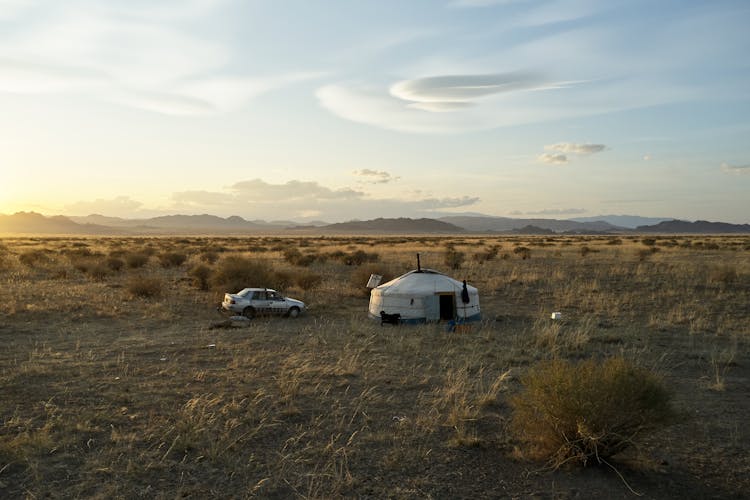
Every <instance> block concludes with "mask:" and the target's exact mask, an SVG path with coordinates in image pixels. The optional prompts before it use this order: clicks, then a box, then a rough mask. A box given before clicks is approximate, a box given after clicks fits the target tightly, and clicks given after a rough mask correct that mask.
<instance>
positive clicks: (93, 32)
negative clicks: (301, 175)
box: [0, 0, 320, 115]
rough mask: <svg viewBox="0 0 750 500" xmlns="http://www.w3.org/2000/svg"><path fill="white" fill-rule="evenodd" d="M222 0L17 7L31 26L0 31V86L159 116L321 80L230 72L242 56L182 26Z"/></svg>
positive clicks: (227, 107) (236, 104)
mask: <svg viewBox="0 0 750 500" xmlns="http://www.w3.org/2000/svg"><path fill="white" fill-rule="evenodd" d="M224 3H226V1H225V0H187V1H185V2H177V1H172V0H167V1H166V2H159V4H158V5H156V4H154V3H153V2H145V1H141V0H135V1H133V2H125V1H120V0H115V1H113V2H111V3H108V4H106V5H103V4H101V3H99V2H87V1H85V0H82V1H81V2H80V5H79V7H81V8H77V9H67V10H66V9H63V8H58V6H57V5H56V4H55V3H51V2H44V1H39V2H37V4H38V5H32V7H30V8H28V9H26V11H24V12H25V15H27V16H33V18H34V19H35V22H33V23H29V26H28V27H27V28H26V29H24V30H22V31H18V32H14V33H13V34H9V35H2V34H0V91H5V92H14V93H39V94H46V93H52V92H55V93H60V92H66V93H76V92H77V93H79V94H80V93H85V94H86V95H89V96H91V97H94V98H97V99H100V100H103V101H108V102H114V103H117V104H121V105H125V106H129V107H134V108H138V109H144V110H147V111H153V112H157V113H163V114H174V115H186V114H215V113H226V112H231V111H235V110H238V109H240V108H242V107H243V106H245V105H246V104H247V102H248V101H250V100H251V99H253V98H256V97H257V96H259V95H261V94H262V93H264V92H268V91H270V90H272V89H275V88H279V87H283V86H286V85H289V84H292V83H295V82H298V81H301V80H304V79H308V78H315V77H318V76H320V73H314V72H300V73H287V74H283V73H282V74H276V75H248V74H237V73H236V72H234V71H232V70H230V68H231V66H232V64H233V63H236V62H237V61H239V60H240V56H241V55H240V54H237V53H236V51H235V49H233V48H232V47H230V46H229V45H228V43H227V42H225V41H223V40H221V39H219V38H212V39H209V38H206V37H202V36H200V35H199V34H198V31H197V30H194V29H192V28H191V25H192V24H191V23H193V22H194V21H199V20H200V21H202V20H203V19H205V18H207V17H210V16H211V15H212V14H214V11H216V10H217V9H218V7H219V6H221V5H222V4H224ZM152 4H153V5H152ZM27 11H28V12H27ZM42 11H44V12H43V14H44V15H41V14H42Z"/></svg>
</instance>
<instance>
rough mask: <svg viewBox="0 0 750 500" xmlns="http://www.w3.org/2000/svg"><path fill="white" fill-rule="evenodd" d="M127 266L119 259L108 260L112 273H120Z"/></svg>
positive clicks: (111, 258)
mask: <svg viewBox="0 0 750 500" xmlns="http://www.w3.org/2000/svg"><path fill="white" fill-rule="evenodd" d="M124 265H125V262H123V260H122V259H118V258H116V257H110V258H108V259H107V267H108V268H110V269H111V270H112V271H115V272H117V271H120V270H121V269H122V268H123V266H124Z"/></svg>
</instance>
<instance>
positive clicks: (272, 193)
mask: <svg viewBox="0 0 750 500" xmlns="http://www.w3.org/2000/svg"><path fill="white" fill-rule="evenodd" d="M231 191H232V192H234V194H235V196H237V197H240V198H245V199H248V200H252V201H255V202H263V203H266V202H271V203H276V202H279V201H286V202H288V201H300V200H316V201H330V200H353V199H359V198H361V197H363V196H364V193H363V192H362V191H355V190H353V189H349V188H344V189H331V188H327V187H325V186H321V185H320V184H318V183H317V182H313V181H289V182H287V183H285V184H269V183H267V182H265V181H262V180H260V179H253V180H250V181H242V182H237V183H236V184H234V185H232V186H231Z"/></svg>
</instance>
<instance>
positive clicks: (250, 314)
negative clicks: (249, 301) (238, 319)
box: [242, 306, 255, 319]
mask: <svg viewBox="0 0 750 500" xmlns="http://www.w3.org/2000/svg"><path fill="white" fill-rule="evenodd" d="M242 315H243V316H244V317H246V318H248V319H253V318H254V317H255V308H254V307H250V306H247V307H246V308H245V309H243V310H242Z"/></svg>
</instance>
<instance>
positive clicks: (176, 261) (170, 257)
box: [159, 252, 187, 267]
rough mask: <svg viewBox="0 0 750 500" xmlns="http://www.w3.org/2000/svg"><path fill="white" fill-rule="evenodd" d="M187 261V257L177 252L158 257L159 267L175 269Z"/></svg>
mask: <svg viewBox="0 0 750 500" xmlns="http://www.w3.org/2000/svg"><path fill="white" fill-rule="evenodd" d="M186 260H187V255H185V254H184V253H179V252H166V253H163V254H161V255H159V263H161V267H177V266H180V265H182V263H183V262H185V261H186Z"/></svg>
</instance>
